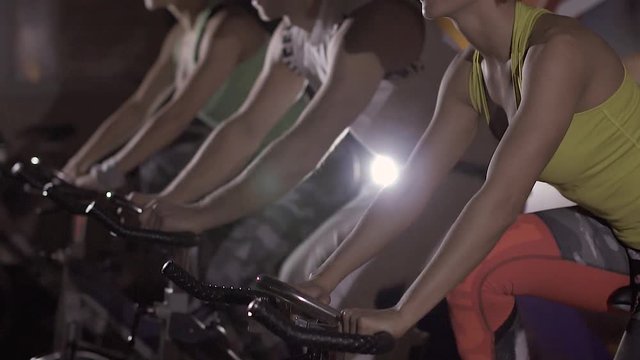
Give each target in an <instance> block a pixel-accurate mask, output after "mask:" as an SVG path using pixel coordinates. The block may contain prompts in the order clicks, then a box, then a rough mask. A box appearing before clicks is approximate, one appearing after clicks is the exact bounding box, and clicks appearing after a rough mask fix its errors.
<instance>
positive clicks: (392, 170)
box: [371, 156, 399, 187]
mask: <svg viewBox="0 0 640 360" xmlns="http://www.w3.org/2000/svg"><path fill="white" fill-rule="evenodd" d="M398 175H399V170H398V166H397V165H396V163H395V162H394V161H393V159H391V158H390V157H388V156H376V157H375V158H374V159H373V161H372V162H371V178H372V179H373V182H374V183H376V184H377V185H380V186H382V187H386V186H390V185H393V184H394V183H395V182H396V180H398Z"/></svg>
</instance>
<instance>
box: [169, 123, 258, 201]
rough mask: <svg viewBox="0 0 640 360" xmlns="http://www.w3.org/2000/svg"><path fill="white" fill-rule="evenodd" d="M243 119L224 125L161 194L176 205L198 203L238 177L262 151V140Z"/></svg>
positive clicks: (210, 137)
mask: <svg viewBox="0 0 640 360" xmlns="http://www.w3.org/2000/svg"><path fill="white" fill-rule="evenodd" d="M236 120H241V119H230V120H229V121H228V122H226V123H225V124H223V125H221V126H220V127H219V128H218V129H217V130H216V131H215V132H214V133H212V134H211V135H210V136H209V138H208V139H207V140H206V141H205V143H204V144H203V145H202V147H201V148H200V150H198V152H197V154H196V155H195V156H194V157H193V159H192V160H191V161H190V162H189V164H187V166H186V167H185V168H184V170H182V172H181V173H180V174H179V175H178V176H177V177H176V178H175V179H174V180H173V181H172V182H171V184H169V185H168V186H167V188H166V189H165V190H164V191H163V192H162V193H161V194H160V196H161V197H162V198H163V199H166V200H168V201H170V202H173V203H178V204H186V203H191V202H194V201H197V200H199V199H201V198H202V197H204V196H205V195H206V194H209V193H211V192H213V191H214V190H216V189H218V188H220V187H221V186H222V185H224V184H225V183H227V182H228V181H229V180H231V179H232V178H233V177H234V176H236V175H238V174H239V173H240V172H241V171H242V169H243V168H244V167H245V166H246V165H247V163H248V162H249V161H250V160H251V157H252V156H253V154H254V153H255V152H256V151H257V150H258V147H259V145H260V140H259V139H255V136H253V134H252V133H251V132H250V131H248V130H247V129H246V128H245V127H244V126H243V124H242V121H236Z"/></svg>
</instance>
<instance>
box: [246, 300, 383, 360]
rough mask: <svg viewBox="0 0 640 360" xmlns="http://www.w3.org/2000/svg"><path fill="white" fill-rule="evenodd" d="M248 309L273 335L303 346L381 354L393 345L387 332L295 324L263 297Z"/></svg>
mask: <svg viewBox="0 0 640 360" xmlns="http://www.w3.org/2000/svg"><path fill="white" fill-rule="evenodd" d="M248 311H249V316H251V317H253V318H255V319H256V320H258V321H259V322H260V323H262V324H263V325H264V326H265V327H266V328H267V329H269V330H270V331H271V332H273V333H274V334H275V335H277V336H279V337H281V338H282V339H283V340H285V341H286V342H293V343H296V344H298V345H302V346H308V347H312V348H319V349H325V350H329V351H339V352H347V353H354V354H383V353H386V352H389V351H391V350H392V349H393V347H394V346H395V340H394V339H393V337H392V336H391V335H390V334H389V333H387V332H380V333H377V334H375V335H373V336H369V335H354V334H343V333H339V332H337V331H329V330H319V329H307V328H302V327H299V326H296V325H294V324H293V323H292V322H291V321H290V320H288V319H287V318H285V317H284V316H282V315H281V314H280V312H279V311H278V310H276V309H275V308H274V307H273V306H271V305H270V304H269V303H268V302H267V301H265V299H256V300H255V301H253V302H252V303H251V304H250V305H249V309H248Z"/></svg>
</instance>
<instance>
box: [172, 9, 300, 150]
mask: <svg viewBox="0 0 640 360" xmlns="http://www.w3.org/2000/svg"><path fill="white" fill-rule="evenodd" d="M224 5H225V2H224V1H212V2H211V3H210V6H208V7H207V8H206V9H205V10H204V11H202V12H201V13H200V14H199V15H198V18H197V19H196V23H195V32H196V44H195V46H194V54H193V57H192V58H191V59H192V61H193V65H195V64H196V63H197V62H198V60H199V57H200V54H199V49H200V43H201V42H202V39H203V37H204V32H205V29H206V27H207V24H208V22H209V20H210V19H211V18H212V17H213V16H215V14H216V13H217V12H218V11H219V10H221V9H222V8H223V7H224ZM267 46H268V45H267V44H265V45H263V46H262V47H261V48H260V50H258V51H257V52H256V53H255V54H254V55H253V56H251V57H250V58H248V59H246V60H244V61H243V62H242V63H240V64H238V65H237V66H236V67H235V69H234V70H233V71H232V73H231V74H230V75H229V77H228V78H227V79H226V80H225V82H224V83H223V84H222V86H220V88H219V89H218V90H217V91H216V92H215V93H214V94H213V95H212V96H211V97H210V98H209V100H207V103H206V104H205V105H204V106H203V107H202V109H201V110H200V111H199V112H198V114H197V118H198V119H200V120H201V121H203V122H204V123H205V124H207V125H209V126H210V127H211V128H215V127H217V126H218V125H220V123H221V122H222V121H224V120H225V119H227V118H229V117H230V116H231V115H232V114H233V113H235V112H236V111H237V110H238V109H239V108H240V106H241V105H242V104H243V103H244V101H245V99H246V98H247V96H248V95H249V92H250V91H251V88H252V87H253V84H254V83H255V81H256V79H257V78H258V76H259V75H260V72H261V71H262V66H263V65H264V59H265V56H266V53H267ZM179 49H180V44H179V43H178V44H177V46H176V53H174V61H178V59H179ZM306 104H307V100H306V99H305V98H301V99H300V100H298V101H297V102H296V103H295V104H294V105H293V106H292V107H291V108H290V109H289V111H288V112H287V113H286V114H285V115H284V116H283V117H282V119H280V121H279V122H278V123H277V124H276V126H275V127H274V128H273V129H272V130H271V131H270V133H269V134H268V136H267V137H266V138H265V140H264V141H263V145H262V147H263V148H264V147H265V146H266V145H267V144H269V143H270V142H271V141H273V140H274V139H275V138H277V137H279V136H280V135H281V134H282V133H284V132H285V131H286V130H287V129H289V128H290V127H291V125H293V123H294V122H295V121H296V120H297V118H298V116H299V115H300V113H302V111H303V110H304V108H305V106H306Z"/></svg>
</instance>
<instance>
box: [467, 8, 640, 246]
mask: <svg viewBox="0 0 640 360" xmlns="http://www.w3.org/2000/svg"><path fill="white" fill-rule="evenodd" d="M545 13H546V11H545V10H541V9H536V8H532V7H529V6H526V5H523V4H521V3H520V2H516V14H515V22H514V29H513V35H512V44H511V62H512V63H511V73H512V80H513V84H514V89H515V95H516V104H517V105H519V104H520V101H521V86H522V67H523V64H524V58H525V54H526V51H527V49H528V41H529V37H530V35H531V32H532V31H533V28H534V25H535V23H536V21H537V20H538V19H539V18H540V16H542V15H543V14H545ZM481 60H482V58H481V56H480V53H479V52H477V51H476V52H475V53H474V56H473V67H472V71H471V76H470V79H469V95H470V98H471V103H472V105H473V107H474V108H475V110H476V111H477V112H478V113H480V114H481V115H483V116H484V117H485V118H486V119H487V121H489V120H490V116H489V106H488V102H487V96H486V91H485V84H484V78H483V74H482V69H481V67H480V63H481ZM540 180H542V181H545V182H548V183H550V184H551V185H553V186H555V187H556V188H557V189H558V190H559V191H560V193H562V195H564V196H565V197H567V198H568V199H570V200H572V201H574V202H576V203H577V204H579V205H580V206H582V207H584V208H585V209H587V210H589V211H590V212H592V213H593V214H594V215H596V216H598V217H601V218H603V219H605V220H606V221H607V222H608V223H609V224H610V225H611V227H612V228H613V230H614V232H615V233H616V236H618V238H619V239H620V240H621V241H623V242H624V243H625V244H627V245H628V246H631V247H633V248H636V249H640V86H639V85H638V84H637V83H635V82H634V80H633V79H632V78H631V77H630V76H629V75H628V73H627V72H626V70H625V77H624V80H623V82H622V84H621V85H620V87H619V88H618V89H617V90H616V92H615V93H614V94H613V95H611V96H610V97H609V98H608V99H607V100H606V101H604V102H603V103H602V104H600V105H598V106H596V107H594V108H592V109H589V110H587V111H583V112H580V113H576V114H574V116H573V119H572V121H571V125H570V126H569V129H568V131H567V133H566V135H565V137H564V139H563V140H562V142H561V144H560V146H559V147H558V149H557V150H556V152H555V154H554V155H553V157H552V158H551V160H550V161H549V163H548V164H547V166H546V167H545V169H544V171H543V172H542V174H541V176H540Z"/></svg>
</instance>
